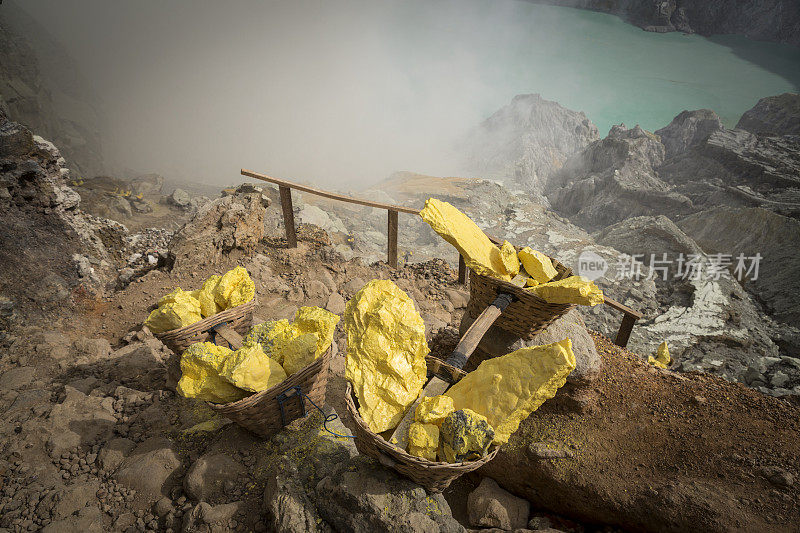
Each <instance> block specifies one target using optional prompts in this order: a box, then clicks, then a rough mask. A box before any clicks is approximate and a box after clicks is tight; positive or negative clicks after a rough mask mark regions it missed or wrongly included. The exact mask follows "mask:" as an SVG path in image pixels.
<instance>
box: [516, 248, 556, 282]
mask: <svg viewBox="0 0 800 533" xmlns="http://www.w3.org/2000/svg"><path fill="white" fill-rule="evenodd" d="M519 259H520V261H522V266H523V267H524V268H525V272H527V273H528V275H529V276H530V277H531V278H532V279H533V280H534V281H535V282H536V283H535V284H532V285H534V286H535V285H539V284H541V283H547V282H548V281H550V280H551V279H553V278H554V277H556V276H557V275H558V270H556V267H554V266H553V262H552V261H551V260H550V258H549V257H547V256H546V255H545V254H543V253H542V252H537V251H536V250H534V249H532V248H529V247H528V246H526V247H525V248H523V249H522V250H520V251H519Z"/></svg>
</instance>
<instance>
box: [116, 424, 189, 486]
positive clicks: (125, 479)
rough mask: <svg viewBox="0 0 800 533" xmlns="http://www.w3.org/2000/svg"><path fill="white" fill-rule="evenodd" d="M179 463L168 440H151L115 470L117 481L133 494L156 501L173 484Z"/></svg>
mask: <svg viewBox="0 0 800 533" xmlns="http://www.w3.org/2000/svg"><path fill="white" fill-rule="evenodd" d="M180 467H181V461H180V459H179V458H178V454H177V453H176V452H175V449H174V447H173V446H172V443H171V442H170V441H169V439H165V438H162V437H153V438H151V439H148V440H146V441H144V442H143V443H142V444H140V445H139V446H137V447H136V449H134V450H133V452H131V454H130V455H129V456H128V457H126V458H125V459H124V460H123V461H122V464H121V465H120V466H119V469H118V470H117V474H116V478H117V480H118V481H119V482H120V483H122V484H124V485H126V486H127V487H129V488H132V489H134V490H136V492H137V496H139V497H140V498H142V499H145V500H147V501H157V500H159V499H161V498H162V497H163V496H166V495H167V494H169V490H170V489H171V488H172V486H173V485H174V484H175V482H176V480H175V477H177V475H176V472H177V470H178V469H179V468H180Z"/></svg>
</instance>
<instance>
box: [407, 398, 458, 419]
mask: <svg viewBox="0 0 800 533" xmlns="http://www.w3.org/2000/svg"><path fill="white" fill-rule="evenodd" d="M454 410H455V407H454V406H453V399H452V398H451V397H450V396H445V395H443V394H442V395H439V396H427V397H425V398H422V399H421V400H420V401H419V403H418V404H417V410H416V411H415V412H414V420H416V421H417V422H422V423H424V424H435V425H437V426H438V425H440V424H441V423H442V421H443V420H444V418H445V417H446V416H447V415H449V414H450V413H452V412H453V411H454Z"/></svg>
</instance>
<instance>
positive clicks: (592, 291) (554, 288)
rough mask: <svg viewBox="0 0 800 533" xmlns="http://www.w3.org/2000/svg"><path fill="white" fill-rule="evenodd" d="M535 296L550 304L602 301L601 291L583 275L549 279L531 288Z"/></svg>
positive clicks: (599, 302) (590, 303)
mask: <svg viewBox="0 0 800 533" xmlns="http://www.w3.org/2000/svg"><path fill="white" fill-rule="evenodd" d="M531 290H532V291H533V292H534V293H535V294H536V296H538V297H539V298H542V299H543V300H545V301H546V302H547V303H551V304H580V305H597V304H601V303H603V301H604V299H603V291H601V290H600V288H599V287H598V286H597V285H595V284H594V282H593V281H591V280H588V279H586V278H584V277H583V276H570V277H568V278H565V279H562V280H559V281H550V282H548V283H543V284H541V285H537V286H536V287H533V288H532V289H531Z"/></svg>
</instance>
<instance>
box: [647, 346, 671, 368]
mask: <svg viewBox="0 0 800 533" xmlns="http://www.w3.org/2000/svg"><path fill="white" fill-rule="evenodd" d="M647 362H648V363H650V364H651V365H654V366H657V367H659V368H667V366H669V364H670V363H671V362H672V358H671V357H670V356H669V346H667V341H664V342H662V343H661V344H659V345H658V350H657V351H656V356H655V357H653V356H652V355H648V356H647Z"/></svg>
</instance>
